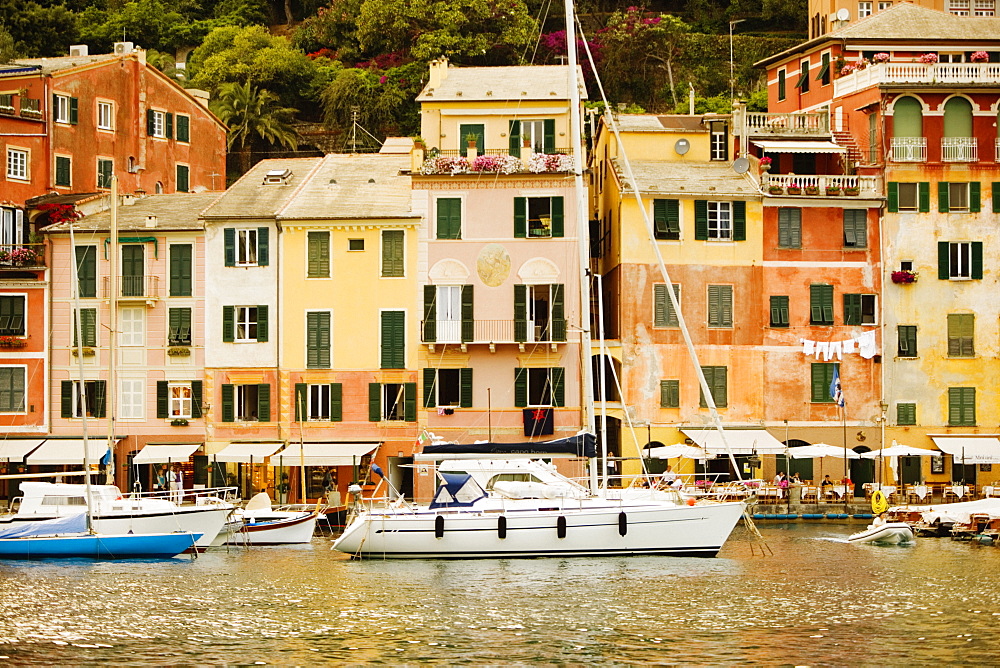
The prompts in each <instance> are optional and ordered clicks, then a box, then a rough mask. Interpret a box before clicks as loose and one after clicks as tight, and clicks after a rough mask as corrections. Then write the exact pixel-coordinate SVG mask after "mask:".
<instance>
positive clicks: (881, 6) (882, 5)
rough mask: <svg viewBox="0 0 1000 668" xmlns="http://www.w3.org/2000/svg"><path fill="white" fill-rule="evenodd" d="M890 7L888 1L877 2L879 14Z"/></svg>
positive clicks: (890, 4) (880, 0) (890, 3)
mask: <svg viewBox="0 0 1000 668" xmlns="http://www.w3.org/2000/svg"><path fill="white" fill-rule="evenodd" d="M890 7H892V2H890V1H889V0H879V3H878V10H879V11H880V12H881V11H884V10H886V9H889V8H890Z"/></svg>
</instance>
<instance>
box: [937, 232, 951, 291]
mask: <svg viewBox="0 0 1000 668" xmlns="http://www.w3.org/2000/svg"><path fill="white" fill-rule="evenodd" d="M948 246H949V244H948V242H947V241H939V242H938V278H939V279H940V280H942V281H947V280H948V279H949V278H950V273H949V262H948Z"/></svg>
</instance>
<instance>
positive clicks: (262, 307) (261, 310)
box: [257, 304, 268, 343]
mask: <svg viewBox="0 0 1000 668" xmlns="http://www.w3.org/2000/svg"><path fill="white" fill-rule="evenodd" d="M267 310H268V309H267V304H258V305H257V341H259V342H260V343H265V342H266V341H267V328H268V316H267Z"/></svg>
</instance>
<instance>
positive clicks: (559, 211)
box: [550, 197, 566, 238]
mask: <svg viewBox="0 0 1000 668" xmlns="http://www.w3.org/2000/svg"><path fill="white" fill-rule="evenodd" d="M564 208H565V207H564V202H563V198H562V197H553V198H551V206H550V214H551V215H552V236H553V237H556V238H560V237H563V236H565V229H566V223H565V214H564V213H563V210H564Z"/></svg>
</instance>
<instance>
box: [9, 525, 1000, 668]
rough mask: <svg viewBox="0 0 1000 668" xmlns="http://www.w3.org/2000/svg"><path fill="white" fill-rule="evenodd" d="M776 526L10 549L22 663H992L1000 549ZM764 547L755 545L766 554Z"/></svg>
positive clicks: (12, 637)
mask: <svg viewBox="0 0 1000 668" xmlns="http://www.w3.org/2000/svg"><path fill="white" fill-rule="evenodd" d="M855 528H856V527H855V526H853V525H847V524H841V525H838V524H826V523H824V524H807V523H788V524H781V525H770V526H764V527H762V530H763V533H764V535H765V537H766V539H767V541H768V543H769V545H770V547H771V548H772V549H773V550H774V553H775V554H774V556H771V557H760V556H751V553H750V549H749V545H748V543H747V542H746V541H745V540H744V539H742V538H740V537H737V538H736V539H735V540H733V541H731V542H730V543H729V544H727V546H726V547H725V548H724V549H723V552H722V553H721V554H720V557H719V558H717V559H711V560H706V559H675V558H657V557H640V558H630V559H625V558H622V559H614V558H612V559H540V560H508V561H491V560H484V561H457V562H445V561H409V562H393V561H374V560H373V561H364V562H353V561H348V560H346V559H345V558H344V557H342V556H341V555H339V554H337V553H335V552H332V551H330V550H329V549H328V548H329V542H330V541H329V539H326V538H317V539H316V540H315V541H314V542H313V544H312V545H309V546H301V547H295V548H282V547H275V548H256V549H253V550H250V551H246V550H234V551H232V552H228V553H227V552H217V553H210V554H207V555H203V556H202V557H200V558H199V559H197V560H195V561H187V560H184V559H174V560H169V561H152V562H145V563H128V562H123V563H96V564H90V563H75V564H72V565H65V564H61V565H60V564H52V563H46V562H36V563H27V564H12V563H8V564H0V616H2V618H3V619H4V620H5V623H4V625H3V627H2V628H0V656H3V657H9V659H4V660H5V661H10V662H13V663H18V664H53V663H60V664H63V663H72V664H79V663H98V662H104V663H114V664H120V665H130V664H131V665H147V664H168V663H170V664H172V663H200V664H205V663H253V662H257V661H261V662H266V663H278V664H316V663H322V662H349V663H378V662H383V663H401V662H403V663H418V662H436V663H444V662H448V663H458V662H468V663H477V664H481V663H510V662H520V663H528V662H550V663H650V662H653V663H722V662H726V663H729V662H746V663H792V664H812V665H823V664H841V665H842V664H845V663H872V662H878V663H902V662H904V661H905V662H908V663H910V662H931V661H942V662H945V661H946V662H948V663H956V662H968V663H992V662H994V661H995V648H996V647H997V646H1000V630H998V629H1000V627H998V624H997V622H998V621H1000V620H998V617H1000V604H998V603H997V602H996V600H995V598H996V594H995V593H996V591H997V586H998V584H1000V574H998V570H997V569H996V567H995V565H996V561H997V559H998V557H1000V551H998V549H997V548H993V547H982V546H975V545H972V546H970V545H969V544H965V543H954V542H952V541H949V540H946V539H926V540H921V541H920V542H918V543H917V544H916V545H915V546H913V547H873V546H865V545H852V544H845V543H843V542H839V541H841V540H842V539H843V538H844V537H845V536H846V535H847V534H849V533H851V531H853V530H854V529H855ZM758 554H759V551H758Z"/></svg>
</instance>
